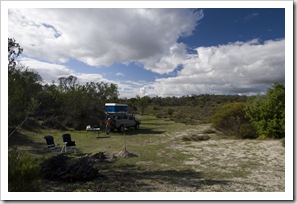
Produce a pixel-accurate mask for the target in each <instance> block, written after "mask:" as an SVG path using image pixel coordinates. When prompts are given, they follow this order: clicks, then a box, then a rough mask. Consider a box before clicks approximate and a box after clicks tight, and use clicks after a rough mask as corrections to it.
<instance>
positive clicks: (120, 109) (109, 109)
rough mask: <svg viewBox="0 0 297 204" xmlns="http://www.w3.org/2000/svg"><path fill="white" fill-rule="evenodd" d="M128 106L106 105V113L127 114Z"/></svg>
mask: <svg viewBox="0 0 297 204" xmlns="http://www.w3.org/2000/svg"><path fill="white" fill-rule="evenodd" d="M127 111H128V105H127V104H119V103H106V104H105V112H106V113H127Z"/></svg>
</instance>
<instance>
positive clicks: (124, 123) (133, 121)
mask: <svg viewBox="0 0 297 204" xmlns="http://www.w3.org/2000/svg"><path fill="white" fill-rule="evenodd" d="M107 117H109V118H110V119H111V121H112V124H111V129H117V130H118V131H119V132H124V130H125V128H131V127H134V128H135V129H136V130H138V129H139V126H140V121H139V120H138V119H137V118H135V117H134V115H133V114H128V113H112V114H108V115H107Z"/></svg>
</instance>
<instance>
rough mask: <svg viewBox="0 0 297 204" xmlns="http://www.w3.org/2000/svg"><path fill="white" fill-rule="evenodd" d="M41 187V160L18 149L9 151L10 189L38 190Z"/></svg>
mask: <svg viewBox="0 0 297 204" xmlns="http://www.w3.org/2000/svg"><path fill="white" fill-rule="evenodd" d="M39 189H40V183H39V162H38V161H37V160H36V158H34V157H33V156H32V155H29V154H24V153H21V152H19V151H17V150H16V149H12V150H9V153H8V191H11V192H36V191H39Z"/></svg>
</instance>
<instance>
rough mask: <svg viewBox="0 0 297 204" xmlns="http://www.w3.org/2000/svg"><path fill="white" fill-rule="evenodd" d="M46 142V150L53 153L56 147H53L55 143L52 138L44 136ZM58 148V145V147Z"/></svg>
mask: <svg viewBox="0 0 297 204" xmlns="http://www.w3.org/2000/svg"><path fill="white" fill-rule="evenodd" d="M43 138H44V139H45V141H46V144H47V149H48V150H50V151H53V150H55V149H56V145H55V142H54V137H53V136H51V135H46V136H44V137H43ZM58 146H59V145H58Z"/></svg>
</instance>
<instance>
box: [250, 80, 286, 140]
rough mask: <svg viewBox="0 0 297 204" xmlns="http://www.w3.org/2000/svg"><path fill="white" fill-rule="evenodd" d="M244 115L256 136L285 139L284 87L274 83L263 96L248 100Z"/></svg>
mask: <svg viewBox="0 0 297 204" xmlns="http://www.w3.org/2000/svg"><path fill="white" fill-rule="evenodd" d="M245 111H246V114H247V115H248V116H249V118H250V120H251V122H252V124H253V125H254V126H255V128H256V129H257V132H258V134H259V135H260V136H261V137H262V138H265V137H268V138H283V137H285V87H284V85H283V84H280V83H275V84H274V85H273V86H272V88H270V89H268V91H267V94H266V95H265V96H255V97H251V98H249V100H248V103H247V107H246V110H245Z"/></svg>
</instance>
